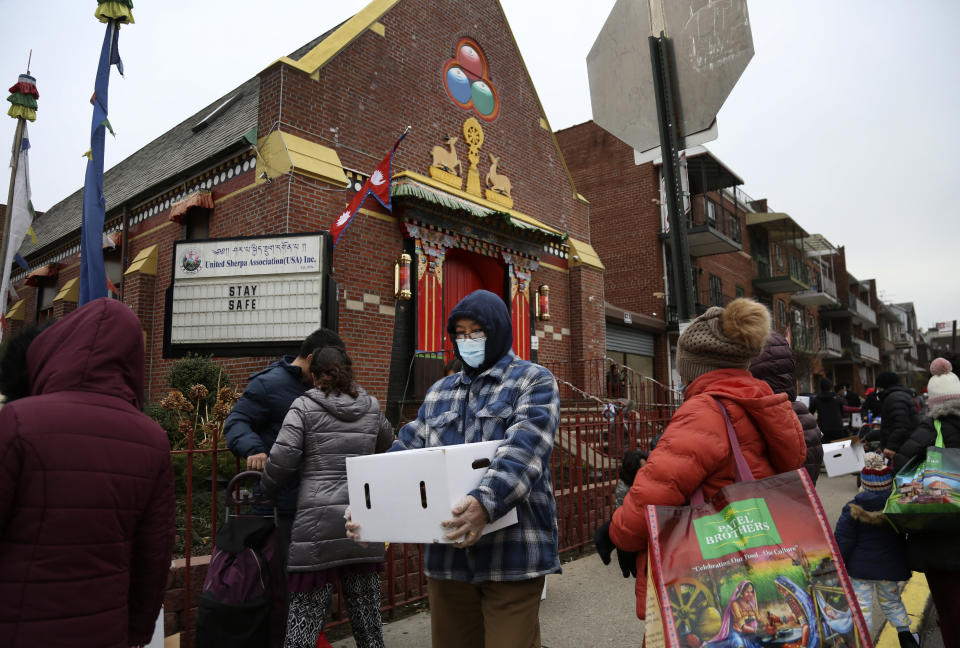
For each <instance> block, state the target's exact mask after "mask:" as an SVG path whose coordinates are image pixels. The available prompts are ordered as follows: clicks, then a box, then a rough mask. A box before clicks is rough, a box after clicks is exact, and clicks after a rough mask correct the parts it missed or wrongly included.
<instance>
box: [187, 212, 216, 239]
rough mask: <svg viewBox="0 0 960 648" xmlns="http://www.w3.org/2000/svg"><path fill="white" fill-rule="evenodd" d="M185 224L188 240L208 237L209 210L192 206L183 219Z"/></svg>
mask: <svg viewBox="0 0 960 648" xmlns="http://www.w3.org/2000/svg"><path fill="white" fill-rule="evenodd" d="M183 223H184V225H186V226H187V233H186V238H188V239H190V240H196V239H207V238H210V210H209V209H204V208H202V207H194V208H193V209H191V210H190V211H188V212H187V216H186V218H184V219H183Z"/></svg>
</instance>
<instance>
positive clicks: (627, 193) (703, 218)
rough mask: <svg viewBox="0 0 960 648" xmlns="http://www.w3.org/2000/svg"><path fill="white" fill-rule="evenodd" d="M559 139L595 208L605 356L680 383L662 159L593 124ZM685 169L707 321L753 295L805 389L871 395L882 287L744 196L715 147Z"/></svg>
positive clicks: (838, 252) (695, 153)
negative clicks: (848, 389)
mask: <svg viewBox="0 0 960 648" xmlns="http://www.w3.org/2000/svg"><path fill="white" fill-rule="evenodd" d="M557 139H558V141H559V142H560V146H561V149H562V150H563V152H564V154H565V156H566V159H567V161H568V164H569V165H570V170H571V173H572V174H573V177H574V180H575V182H576V184H577V187H578V188H579V190H580V191H581V192H582V193H583V195H584V196H586V197H587V199H588V200H590V203H591V204H590V210H591V235H592V236H591V241H592V243H593V245H594V246H595V248H596V250H597V253H598V254H599V256H600V258H601V259H602V260H603V263H604V265H605V268H606V271H605V274H604V282H605V293H606V295H607V300H608V302H609V303H608V304H607V308H606V315H607V338H606V339H607V357H608V358H610V359H611V360H613V361H614V362H619V363H623V364H626V365H627V366H629V367H631V368H633V369H635V370H636V371H638V372H639V373H642V374H643V375H645V376H652V377H654V378H655V379H657V380H659V381H662V382H667V381H673V382H674V384H676V382H677V381H678V380H679V376H676V375H675V374H673V372H672V371H671V366H672V362H673V358H674V357H675V353H676V351H675V348H674V347H675V343H676V338H677V336H678V331H679V322H678V321H677V314H676V309H675V308H674V306H673V302H672V298H671V296H670V292H671V288H672V276H671V275H672V272H671V269H670V268H671V254H672V250H671V245H670V239H669V236H668V234H667V232H668V226H667V218H666V214H665V211H664V210H662V209H661V191H660V180H661V174H660V169H659V162H658V161H654V162H646V163H643V164H637V163H636V161H635V156H634V151H633V150H632V148H631V147H630V146H628V145H627V144H625V143H623V142H622V141H620V140H619V139H617V138H616V137H614V136H613V135H611V134H610V133H608V132H606V131H605V130H603V129H602V128H600V127H599V126H597V125H596V124H595V123H593V122H586V123H584V124H579V125H577V126H573V127H570V128H568V129H565V130H562V131H560V132H558V133H557ZM681 166H682V173H683V176H684V178H683V180H682V181H683V183H684V187H685V190H686V194H687V196H688V201H689V202H688V203H687V204H685V208H686V209H687V223H686V225H687V238H688V242H689V249H690V259H689V263H690V265H691V267H692V269H693V273H692V274H693V284H694V285H693V289H694V296H695V301H696V311H697V313H702V312H704V311H705V310H706V309H707V308H709V307H710V306H713V305H718V306H722V305H726V304H727V303H729V302H730V301H731V300H732V299H734V298H736V297H752V298H754V299H756V300H757V301H759V302H760V303H763V304H765V305H766V306H767V307H768V308H769V309H770V312H771V316H772V321H773V327H774V329H775V330H776V331H778V332H780V333H782V334H784V335H786V336H787V337H789V338H790V340H791V344H792V346H793V349H794V351H795V354H796V357H797V381H798V389H799V391H800V392H814V391H817V390H818V389H819V387H818V384H817V383H818V378H819V377H821V376H827V377H830V378H831V379H833V380H834V381H835V382H836V381H841V382H849V383H852V384H855V385H856V386H857V389H858V391H859V392H860V393H863V391H862V385H863V384H865V383H869V382H871V381H872V378H873V375H874V371H873V364H874V363H873V360H872V356H871V355H870V351H871V347H870V345H871V340H873V334H872V333H871V331H872V328H871V326H872V327H873V328H875V327H876V320H875V317H874V319H873V322H872V324H871V321H870V319H869V313H868V311H870V312H874V311H873V308H872V307H870V306H867V304H876V303H877V302H876V294H875V288H874V287H873V284H872V282H858V281H857V280H856V279H854V278H852V277H850V276H849V275H848V273H847V271H846V265H845V259H844V255H843V248H839V249H838V248H836V247H834V246H833V245H832V244H831V243H830V242H829V241H827V240H826V239H824V238H823V236H821V235H819V234H812V235H811V234H808V233H807V232H806V231H805V230H804V229H803V227H802V226H801V225H800V224H799V223H797V222H796V221H795V220H794V219H793V218H792V217H791V216H790V215H789V214H786V213H782V212H776V211H774V210H772V209H770V208H769V206H768V205H767V201H766V200H753V199H752V198H750V197H749V196H747V195H746V194H745V193H744V192H743V191H741V190H740V189H739V185H741V184H743V180H741V179H740V178H739V177H738V176H737V174H736V173H734V172H733V171H732V170H730V169H729V168H728V167H727V166H726V165H725V164H724V163H723V162H722V161H721V160H720V159H718V158H717V157H716V156H715V155H713V154H712V153H711V152H710V151H709V150H708V149H706V148H705V147H702V146H698V147H694V148H691V149H688V150H687V151H685V152H684V155H683V156H682V159H681ZM838 277H840V278H841V279H837V278H838ZM838 285H840V286H841V288H840V289H838ZM871 291H872V292H871ZM861 293H862V295H861ZM850 295H861V297H862V299H859V303H858V301H850V300H851V297H850ZM871 295H872V297H871ZM871 299H872V301H871ZM864 300H866V301H864ZM874 315H875V312H874ZM641 343H643V344H641Z"/></svg>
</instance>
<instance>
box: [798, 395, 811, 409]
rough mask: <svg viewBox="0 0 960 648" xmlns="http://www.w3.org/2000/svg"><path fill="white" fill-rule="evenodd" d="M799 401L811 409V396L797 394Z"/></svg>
mask: <svg viewBox="0 0 960 648" xmlns="http://www.w3.org/2000/svg"><path fill="white" fill-rule="evenodd" d="M797 402H798V403H803V404H804V405H805V406H806V408H807V409H810V397H809V396H797Z"/></svg>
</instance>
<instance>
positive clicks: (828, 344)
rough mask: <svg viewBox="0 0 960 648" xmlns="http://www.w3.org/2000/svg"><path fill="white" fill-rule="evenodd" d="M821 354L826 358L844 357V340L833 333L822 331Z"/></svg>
mask: <svg viewBox="0 0 960 648" xmlns="http://www.w3.org/2000/svg"><path fill="white" fill-rule="evenodd" d="M820 354H821V355H822V356H824V357H825V358H839V357H842V356H843V340H841V339H840V336H839V335H837V334H836V333H834V332H833V331H827V330H823V331H820Z"/></svg>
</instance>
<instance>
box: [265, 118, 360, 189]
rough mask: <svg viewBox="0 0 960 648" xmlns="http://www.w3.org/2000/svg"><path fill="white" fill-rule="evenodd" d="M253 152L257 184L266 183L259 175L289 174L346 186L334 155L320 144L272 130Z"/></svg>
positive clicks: (336, 156)
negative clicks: (254, 154) (258, 153)
mask: <svg viewBox="0 0 960 648" xmlns="http://www.w3.org/2000/svg"><path fill="white" fill-rule="evenodd" d="M257 148H258V149H259V151H260V155H258V156H257V170H256V177H257V184H262V183H264V182H266V180H265V179H263V178H261V177H260V176H261V173H263V172H266V175H267V178H268V179H269V178H276V177H277V176H279V175H284V174H287V173H290V172H291V171H293V172H294V173H299V174H301V175H305V176H310V177H312V178H318V179H320V180H323V181H325V182H329V183H330V184H333V185H336V186H338V187H347V186H349V185H350V181H349V180H347V176H346V174H345V173H344V172H343V165H342V164H341V163H340V157H339V156H338V155H337V152H336V151H334V150H333V149H332V148H328V147H326V146H324V145H322V144H317V143H315V142H311V141H310V140H306V139H303V138H302V137H297V136H296V135H291V134H290V133H284V132H283V131H279V130H275V131H273V132H272V133H270V134H269V135H267V136H266V137H264V138H261V139H260V142H259V144H258V146H257Z"/></svg>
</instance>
